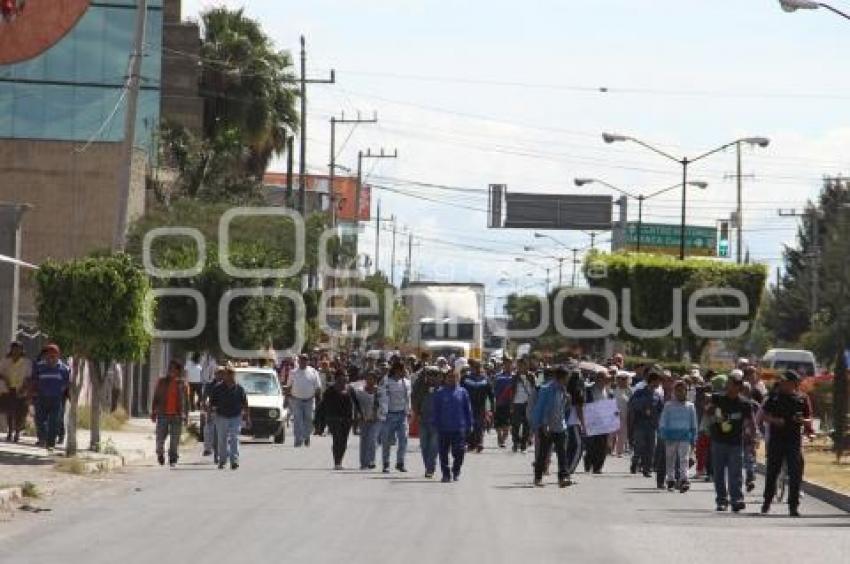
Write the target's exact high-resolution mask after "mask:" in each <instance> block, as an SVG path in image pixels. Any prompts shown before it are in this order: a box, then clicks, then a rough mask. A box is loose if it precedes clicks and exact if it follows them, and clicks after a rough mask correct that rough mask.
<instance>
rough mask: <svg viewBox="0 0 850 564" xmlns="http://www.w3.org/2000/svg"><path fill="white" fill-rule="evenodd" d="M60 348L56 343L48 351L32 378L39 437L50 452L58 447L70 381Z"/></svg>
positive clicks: (46, 349) (69, 373)
mask: <svg viewBox="0 0 850 564" xmlns="http://www.w3.org/2000/svg"><path fill="white" fill-rule="evenodd" d="M59 354H60V353H59V347H58V346H56V345H54V344H53V343H51V344H49V345H47V347H46V348H45V358H44V360H42V361H41V362H39V363H38V364H36V365H35V370H34V371H33V379H34V381H35V386H36V394H37V397H36V401H35V420H36V425H37V426H38V431H39V433H38V434H39V437H41V438H42V439H43V440H44V445H42V446H45V447H47V451H48V452H53V447H55V446H56V436H57V434H58V433H59V423H60V418H61V416H62V415H61V414H62V402H64V401H65V393H66V392H67V391H68V384H69V382H70V379H71V371H70V369H69V368H68V366H67V365H66V364H65V363H64V362H62V361H61V360H59Z"/></svg>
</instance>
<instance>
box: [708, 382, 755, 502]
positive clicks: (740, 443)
mask: <svg viewBox="0 0 850 564" xmlns="http://www.w3.org/2000/svg"><path fill="white" fill-rule="evenodd" d="M743 383H744V380H743V378H742V377H740V376H738V375H736V376H734V377H729V380H728V381H727V383H726V393H725V394H714V395H713V396H712V397H711V403H710V404H709V406H708V409H709V411H710V412H711V413H712V414H713V415H714V419H713V422H712V425H711V464H712V467H713V474H714V491H715V495H716V501H717V511H726V509H727V508H728V507H729V501H730V499H731V502H732V503H731V507H732V511H734V512H735V513H738V512H739V511H741V510H742V509H744V508H745V507H746V503H744V492H743V488H742V485H743V484H742V482H743V466H744V426H745V425H754V424H755V422H754V420H753V412H752V405H751V404H750V402H749V401H746V400H744V399H743V398H742V397H740V392H741V386H742V385H743ZM727 486H728V487H727Z"/></svg>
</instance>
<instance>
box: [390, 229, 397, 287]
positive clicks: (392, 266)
mask: <svg viewBox="0 0 850 564" xmlns="http://www.w3.org/2000/svg"><path fill="white" fill-rule="evenodd" d="M390 221H391V222H392V224H393V252H392V253H391V254H390V284H392V285H393V286H395V236H396V231H397V228H396V222H395V215H392V216H390Z"/></svg>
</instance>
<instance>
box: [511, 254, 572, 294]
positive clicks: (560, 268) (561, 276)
mask: <svg viewBox="0 0 850 564" xmlns="http://www.w3.org/2000/svg"><path fill="white" fill-rule="evenodd" d="M523 249H524V250H525V252H527V253H528V252H531V251H534V250H535V249H534V247H528V246H526V247H523ZM537 256H539V257H540V258H542V259H551V260H555V261H558V287H559V288H560V287H561V286H562V285H563V281H564V257H556V256H551V255H537ZM514 260H515V261H516V262H524V263H527V264H534V265H537V266H539V267H541V268H545V269H546V294H547V295H548V294H549V270H550V268H549V267H548V266H546V265H545V264H543V263H539V262H537V261H533V260H529V259H527V258H525V257H517V258H515V259H514Z"/></svg>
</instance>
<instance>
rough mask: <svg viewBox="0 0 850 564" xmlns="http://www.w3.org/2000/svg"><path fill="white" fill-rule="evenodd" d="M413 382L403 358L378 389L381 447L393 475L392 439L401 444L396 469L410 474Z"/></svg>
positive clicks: (396, 359)
mask: <svg viewBox="0 0 850 564" xmlns="http://www.w3.org/2000/svg"><path fill="white" fill-rule="evenodd" d="M410 393H411V389H410V380H409V379H408V378H407V375H406V373H405V369H404V363H403V362H402V361H401V359H400V358H395V359H393V362H392V367H391V368H390V373H389V374H388V375H387V377H386V378H384V379H383V381H382V382H381V384H380V386H379V388H378V420H379V421H381V422H382V425H381V446H382V447H383V462H384V467H383V471H384V473H385V474H386V473H388V472H389V471H390V448H391V446H392V444H391V443H392V440H391V437H392V436H395V437H396V440H397V441H398V443H397V444H398V449H397V450H396V465H395V468H396V470H398V471H399V472H407V469H406V468H405V466H404V455H405V452H406V451H407V433H408V427H407V417H408V416H409V415H410Z"/></svg>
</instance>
